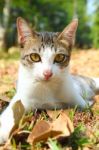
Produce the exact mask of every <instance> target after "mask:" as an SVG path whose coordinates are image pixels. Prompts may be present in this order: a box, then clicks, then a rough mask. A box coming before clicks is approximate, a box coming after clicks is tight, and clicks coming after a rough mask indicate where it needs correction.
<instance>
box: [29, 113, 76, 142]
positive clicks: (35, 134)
mask: <svg viewBox="0 0 99 150" xmlns="http://www.w3.org/2000/svg"><path fill="white" fill-rule="evenodd" d="M73 131H74V128H73V125H72V122H71V121H70V119H69V118H68V117H67V115H66V114H65V113H64V112H61V114H60V115H59V117H58V118H57V119H56V120H55V121H53V122H48V121H45V120H41V121H39V122H37V123H36V125H35V126H34V128H33V130H32V132H31V133H30V135H29V136H28V139H27V142H28V143H30V144H31V145H32V144H34V143H36V142H39V141H46V140H47V139H48V138H54V139H57V138H60V137H66V136H69V135H70V134H71V133H72V132H73Z"/></svg>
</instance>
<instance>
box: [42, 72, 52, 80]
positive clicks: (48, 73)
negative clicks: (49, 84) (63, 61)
mask: <svg viewBox="0 0 99 150" xmlns="http://www.w3.org/2000/svg"><path fill="white" fill-rule="evenodd" d="M43 75H44V78H45V80H48V79H49V78H51V77H52V75H53V73H52V71H51V70H45V71H44V72H43Z"/></svg>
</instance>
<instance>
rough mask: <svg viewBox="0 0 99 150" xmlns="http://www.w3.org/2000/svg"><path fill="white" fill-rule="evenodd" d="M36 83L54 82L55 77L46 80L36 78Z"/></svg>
mask: <svg viewBox="0 0 99 150" xmlns="http://www.w3.org/2000/svg"><path fill="white" fill-rule="evenodd" d="M35 80H36V82H50V81H51V80H53V77H51V78H49V79H46V78H36V79H35Z"/></svg>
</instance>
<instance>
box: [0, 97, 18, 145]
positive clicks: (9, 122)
mask: <svg viewBox="0 0 99 150" xmlns="http://www.w3.org/2000/svg"><path fill="white" fill-rule="evenodd" d="M18 100H20V99H19V97H18V95H15V96H14V97H13V99H12V100H11V102H10V104H9V106H8V107H7V108H6V109H5V110H4V111H3V113H2V114H1V115H0V144H2V143H4V142H5V141H7V139H8V137H9V135H10V132H11V130H12V128H13V126H14V113H13V105H14V104H15V102H17V101H18Z"/></svg>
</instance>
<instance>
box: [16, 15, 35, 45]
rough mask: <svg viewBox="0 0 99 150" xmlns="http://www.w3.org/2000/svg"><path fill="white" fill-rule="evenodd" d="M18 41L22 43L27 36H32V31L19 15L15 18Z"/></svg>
mask: <svg viewBox="0 0 99 150" xmlns="http://www.w3.org/2000/svg"><path fill="white" fill-rule="evenodd" d="M17 32H18V42H19V43H20V44H22V45H23V44H24V43H25V42H26V40H27V39H28V38H29V37H33V33H32V30H31V28H30V27H29V25H28V23H27V22H26V21H25V20H24V19H23V18H21V17H18V18H17Z"/></svg>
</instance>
